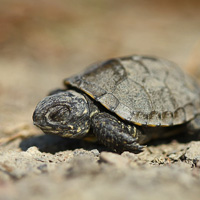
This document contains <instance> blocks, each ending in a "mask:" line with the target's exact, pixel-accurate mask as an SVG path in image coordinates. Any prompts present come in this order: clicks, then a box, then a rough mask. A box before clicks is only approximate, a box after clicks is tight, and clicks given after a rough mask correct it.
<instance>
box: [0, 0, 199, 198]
mask: <svg viewBox="0 0 200 200" xmlns="http://www.w3.org/2000/svg"><path fill="white" fill-rule="evenodd" d="M199 10H200V3H199V1H194V0H190V1H184V0H182V1H156V0H150V1H144V0H140V1H137V0H134V1H130V0H125V1H118V0H115V1H114V0H111V1H107V0H102V1H90V0H86V1H81V0H77V1H74V2H71V1H68V0H65V1H64V0H59V1H53V0H48V1H45V0H42V1H40V3H38V2H37V3H36V2H34V1H26V0H20V1H14V0H9V1H4V0H1V6H0V27H1V29H0V76H1V78H0V137H1V138H0V143H1V144H0V199H2V200H13V199H14V200H15V199H16V200H18V199H49V200H51V199H75V200H76V199H87V200H90V199H116V200H118V199H147V198H148V199H150V200H151V199H161V198H162V199H164V200H165V199H172V198H173V199H177V200H178V199H181V200H185V199H189V198H190V199H193V200H196V199H199V197H200V190H199V188H200V142H199V141H198V140H199V139H200V136H199V135H195V136H185V135H180V136H179V137H176V138H170V139H167V140H158V141H154V142H152V143H150V144H148V146H147V148H145V150H144V152H142V153H140V154H133V153H129V152H124V153H122V154H121V155H119V154H116V153H113V152H110V151H109V150H108V149H106V148H105V147H103V146H101V145H99V144H96V143H88V142H86V141H79V140H69V139H63V138H60V137H55V136H46V135H43V133H42V132H41V131H40V130H38V129H37V128H35V127H34V126H33V125H32V113H33V110H34V108H35V106H36V104H37V103H38V101H40V100H41V99H42V98H43V97H45V96H46V94H47V93H48V92H49V91H50V90H52V89H55V88H59V87H62V80H63V79H64V78H66V77H68V76H70V75H72V74H74V73H76V72H79V71H81V70H83V69H84V68H85V67H86V66H88V65H89V64H91V63H93V62H96V61H99V60H103V59H107V58H110V57H116V56H123V55H130V54H145V55H156V56H160V57H164V58H167V59H169V60H172V61H174V62H176V63H178V64H179V65H180V66H181V67H182V68H183V69H184V70H185V71H187V72H188V73H190V74H192V75H193V76H196V78H197V79H198V78H200V60H199V57H200V53H199V52H200V12H199ZM199 80H200V79H199Z"/></svg>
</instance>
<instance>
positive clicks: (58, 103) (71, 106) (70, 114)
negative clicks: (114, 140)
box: [33, 90, 90, 138]
mask: <svg viewBox="0 0 200 200" xmlns="http://www.w3.org/2000/svg"><path fill="white" fill-rule="evenodd" d="M33 123H34V125H36V126H37V127H39V128H40V129H41V130H42V131H43V132H44V133H47V134H55V135H60V136H63V137H70V138H81V137H84V136H85V135H86V134H87V133H88V131H89V129H90V112H89V107H88V104H87V100H86V99H85V97H84V96H83V95H81V94H79V93H78V92H76V91H73V90H67V91H65V92H60V93H57V94H54V95H51V96H47V97H46V98H44V99H43V100H42V101H40V102H39V103H38V105H37V106H36V109H35V111H34V113H33Z"/></svg>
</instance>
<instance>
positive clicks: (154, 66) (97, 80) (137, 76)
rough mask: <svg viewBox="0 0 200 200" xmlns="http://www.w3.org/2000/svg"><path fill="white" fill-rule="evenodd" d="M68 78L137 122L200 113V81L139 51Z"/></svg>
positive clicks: (159, 122) (162, 122)
mask: <svg viewBox="0 0 200 200" xmlns="http://www.w3.org/2000/svg"><path fill="white" fill-rule="evenodd" d="M64 82H65V84H66V85H71V86H73V87H76V88H78V89H80V90H82V91H84V92H85V93H86V94H88V95H89V96H90V97H92V98H93V99H95V100H96V101H98V102H100V103H101V104H102V105H103V106H104V107H106V108H107V109H108V110H110V111H112V112H114V113H115V114H117V115H118V116H119V117H120V118H122V119H124V120H127V121H129V122H133V123H135V124H137V125H148V126H172V125H178V124H182V123H184V122H187V121H189V120H191V119H192V118H194V117H195V115H196V114H197V113H200V89H199V85H198V84H197V82H195V80H193V79H192V78H191V77H189V76H188V75H186V74H185V73H184V72H183V71H182V70H181V69H180V68H179V67H178V66H177V65H176V64H175V63H173V62H170V61H168V60H165V59H160V58H155V57H148V56H138V55H134V56H129V57H122V58H115V59H110V60H107V61H105V62H101V63H97V64H94V65H93V66H91V67H89V68H88V69H87V70H86V71H85V72H84V73H81V74H78V75H76V76H73V77H70V78H67V79H65V81H64Z"/></svg>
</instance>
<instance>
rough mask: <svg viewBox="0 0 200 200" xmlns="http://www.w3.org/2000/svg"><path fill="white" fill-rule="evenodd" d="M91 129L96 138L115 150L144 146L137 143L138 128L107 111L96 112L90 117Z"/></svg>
mask: <svg viewBox="0 0 200 200" xmlns="http://www.w3.org/2000/svg"><path fill="white" fill-rule="evenodd" d="M92 129H93V132H94V134H95V136H96V137H97V140H98V141H99V142H100V143H102V144H104V145H105V146H107V147H109V148H111V149H112V150H114V151H117V152H123V151H131V152H134V153H137V152H140V151H142V149H143V147H144V146H141V145H139V144H138V143H137V140H138V134H139V135H140V134H141V133H140V130H138V129H137V128H136V127H134V126H133V125H127V124H125V123H123V122H122V121H120V120H118V119H117V118H116V117H114V116H112V115H110V114H108V113H98V114H96V115H94V116H93V117H92Z"/></svg>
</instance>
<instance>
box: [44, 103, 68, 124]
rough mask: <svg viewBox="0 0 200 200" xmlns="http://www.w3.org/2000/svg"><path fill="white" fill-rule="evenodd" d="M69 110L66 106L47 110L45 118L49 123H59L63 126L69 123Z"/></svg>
mask: <svg viewBox="0 0 200 200" xmlns="http://www.w3.org/2000/svg"><path fill="white" fill-rule="evenodd" d="M69 117H70V110H69V108H68V107H67V106H66V105H59V106H54V107H52V108H50V109H49V111H48V113H47V115H46V118H47V119H48V120H49V121H50V122H59V123H61V124H65V123H66V122H68V121H69Z"/></svg>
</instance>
